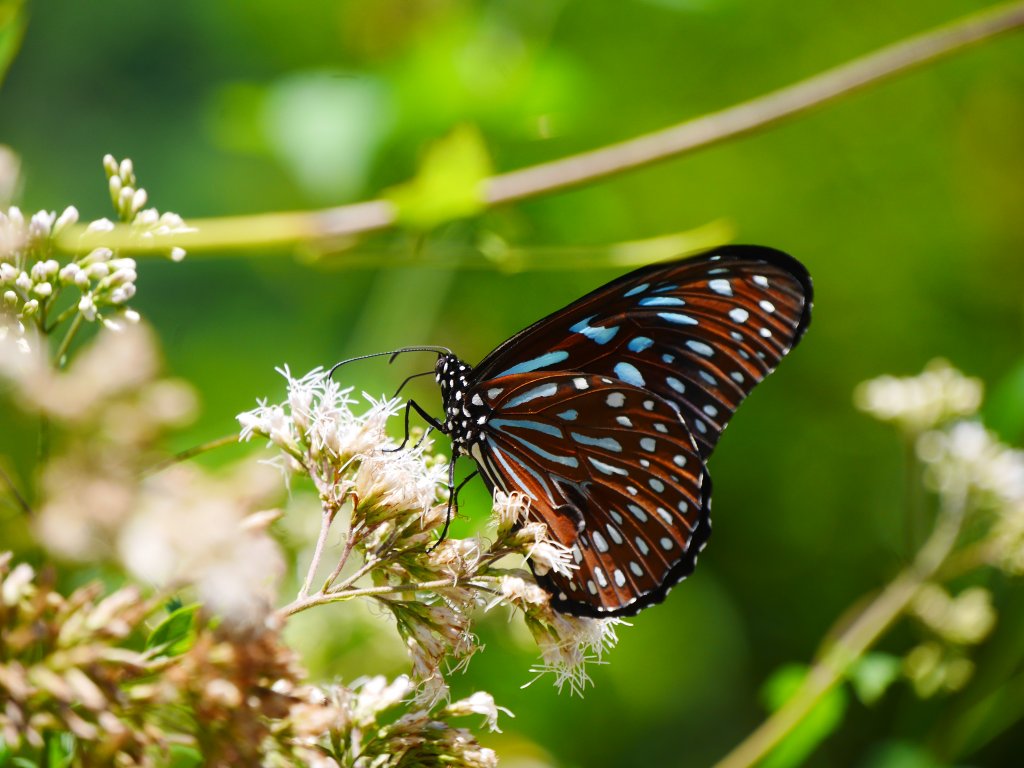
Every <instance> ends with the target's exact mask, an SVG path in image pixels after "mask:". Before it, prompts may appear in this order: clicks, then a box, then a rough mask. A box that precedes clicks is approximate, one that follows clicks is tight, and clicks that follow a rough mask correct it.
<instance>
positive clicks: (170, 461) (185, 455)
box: [146, 434, 238, 474]
mask: <svg viewBox="0 0 1024 768" xmlns="http://www.w3.org/2000/svg"><path fill="white" fill-rule="evenodd" d="M237 442H238V435H237V434H231V435H224V436H223V437H218V438H216V439H214V440H209V441H207V442H205V443H202V444H201V445H196V446H193V447H192V448H188V449H186V450H184V451H181V452H179V453H176V454H174V455H173V456H170V457H168V458H166V459H164V460H163V461H160V462H157V463H156V464H154V465H153V466H152V467H150V468H149V470H148V471H147V473H146V474H155V473H157V472H162V471H163V470H165V469H167V468H168V467H170V466H173V465H175V464H179V463H181V462H183V461H188V460H189V459H191V458H192V457H194V456H198V455H199V454H201V453H206V452H207V451H212V450H215V449H217V448H223V447H224V446H225V445H233V444H235V443H237Z"/></svg>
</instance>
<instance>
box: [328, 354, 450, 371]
mask: <svg viewBox="0 0 1024 768" xmlns="http://www.w3.org/2000/svg"><path fill="white" fill-rule="evenodd" d="M405 352H435V353H436V354H438V355H450V354H451V353H452V351H451V350H450V349H448V347H403V348H402V349H395V350H392V351H390V352H371V353H370V354H368V355H359V356H357V357H350V358H348V359H347V360H342V361H341V362H340V363H335V364H334V365H333V366H331V370H329V371H328V372H327V378H331V377H333V376H334V372H335V371H336V370H338V369H339V368H341V366H343V365H348V364H349V363H354V362H356V360H366V359H368V358H371V357H384V356H385V355H388V356H389V359H388V363H393V362H394V361H395V358H396V357H398V356H399V355H401V354H404V353H405Z"/></svg>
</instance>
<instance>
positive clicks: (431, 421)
mask: <svg viewBox="0 0 1024 768" xmlns="http://www.w3.org/2000/svg"><path fill="white" fill-rule="evenodd" d="M410 408H415V409H416V413H418V414H419V415H420V416H422V417H423V420H424V421H425V422H427V424H428V425H429V427H428V429H427V431H426V432H424V433H423V437H421V438H420V439H419V440H417V441H416V445H415V447H417V448H418V447H419V445H420V443H422V442H423V441H424V440H425V439H426V437H427V435H429V434H430V430H431V429H437V430H440V431H441V432H444V425H442V424H441V422H439V421H438V420H437V419H435V418H434V417H433V416H431V415H430V414H429V413H427V412H426V411H424V410H423V409H422V408H421V407H420V404H419V403H417V402H416V401H415V400H409V401H407V402H406V404H405V437H404V438H403V439H402V444H401V445H399V446H398V447H397V448H385V449H384V450H383V451H382V453H397V452H398V451H401V450H402V449H404V448H405V446H406V445H408V444H409V409H410Z"/></svg>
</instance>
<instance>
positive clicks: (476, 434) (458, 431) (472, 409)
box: [434, 355, 491, 456]
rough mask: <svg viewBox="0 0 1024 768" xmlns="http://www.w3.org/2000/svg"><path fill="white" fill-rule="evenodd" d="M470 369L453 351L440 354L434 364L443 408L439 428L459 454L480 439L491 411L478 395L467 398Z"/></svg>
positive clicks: (467, 454) (463, 453) (466, 453)
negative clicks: (449, 353)
mask: <svg viewBox="0 0 1024 768" xmlns="http://www.w3.org/2000/svg"><path fill="white" fill-rule="evenodd" d="M471 373H472V368H471V367H470V366H469V365H467V364H466V363H464V362H463V361H462V360H459V358H457V357H456V356H455V355H441V356H440V357H438V359H437V364H436V365H435V366H434V379H435V380H436V381H437V383H438V385H439V386H440V387H441V403H442V406H443V408H444V421H443V422H442V426H443V427H444V429H443V430H442V431H443V432H444V433H445V434H446V435H448V436H449V437H450V438H451V441H452V450H453V451H455V452H457V453H458V454H460V455H463V456H469V455H470V453H471V449H472V447H473V445H474V443H479V442H480V441H481V439H482V428H483V427H484V426H485V425H486V424H487V419H488V418H489V417H490V414H491V408H490V406H488V405H487V404H486V403H485V402H484V401H483V400H482V399H481V398H480V396H479V395H476V396H474V397H473V398H472V401H471V400H470V397H469V395H468V393H469V389H470V383H469V377H470V374H471Z"/></svg>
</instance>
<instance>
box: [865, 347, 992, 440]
mask: <svg viewBox="0 0 1024 768" xmlns="http://www.w3.org/2000/svg"><path fill="white" fill-rule="evenodd" d="M981 398H982V384H981V381H980V380H979V379H976V378H973V377H968V376H964V375H963V374H962V373H960V372H959V371H958V370H956V369H955V368H953V367H952V366H951V365H950V364H949V363H948V362H947V361H945V360H942V359H936V360H932V361H931V362H930V363H928V365H927V366H925V369H924V372H923V373H921V374H919V375H917V376H909V377H902V378H901V377H896V376H879V377H878V378H876V379H871V380H870V381H865V382H864V383H862V384H861V385H860V386H858V387H857V389H856V391H855V392H854V402H855V403H856V405H857V407H858V408H860V409H861V410H863V411H866V412H867V413H870V414H871V415H872V416H874V417H875V418H876V419H879V420H880V421H888V422H893V423H895V424H896V425H898V426H899V427H900V428H901V429H903V430H904V431H906V432H908V433H910V434H917V433H919V432H921V431H923V430H926V429H931V428H932V427H935V426H937V425H939V424H941V423H943V422H945V421H950V420H952V419H956V418H961V417H964V416H970V415H972V414H974V413H975V412H977V410H978V407H979V406H980V405H981Z"/></svg>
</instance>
